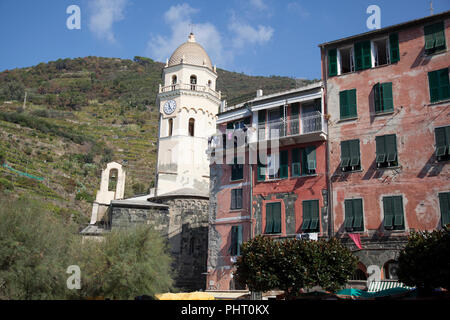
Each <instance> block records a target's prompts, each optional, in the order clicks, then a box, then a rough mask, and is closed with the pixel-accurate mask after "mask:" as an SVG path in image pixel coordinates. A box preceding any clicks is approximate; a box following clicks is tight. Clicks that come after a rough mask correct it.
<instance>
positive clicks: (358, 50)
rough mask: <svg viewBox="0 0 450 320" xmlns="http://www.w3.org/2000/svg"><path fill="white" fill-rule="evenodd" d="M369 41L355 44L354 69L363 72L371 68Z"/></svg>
mask: <svg viewBox="0 0 450 320" xmlns="http://www.w3.org/2000/svg"><path fill="white" fill-rule="evenodd" d="M371 51H372V50H371V45H370V41H363V42H357V43H355V69H356V70H364V69H369V68H371V67H372V52H371Z"/></svg>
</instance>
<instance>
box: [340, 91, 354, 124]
mask: <svg viewBox="0 0 450 320" xmlns="http://www.w3.org/2000/svg"><path fill="white" fill-rule="evenodd" d="M339 106H340V114H341V119H348V118H356V116H357V112H356V89H352V90H345V91H341V92H339Z"/></svg>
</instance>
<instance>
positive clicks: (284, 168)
mask: <svg viewBox="0 0 450 320" xmlns="http://www.w3.org/2000/svg"><path fill="white" fill-rule="evenodd" d="M288 176H289V152H288V151H287V150H284V151H280V178H282V179H285V178H287V177H288Z"/></svg>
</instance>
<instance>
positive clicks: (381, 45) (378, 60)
mask: <svg viewBox="0 0 450 320" xmlns="http://www.w3.org/2000/svg"><path fill="white" fill-rule="evenodd" d="M372 43H373V48H374V53H375V66H382V65H385V64H388V63H389V50H388V48H389V45H388V39H387V38H384V39H377V40H373V41H372Z"/></svg>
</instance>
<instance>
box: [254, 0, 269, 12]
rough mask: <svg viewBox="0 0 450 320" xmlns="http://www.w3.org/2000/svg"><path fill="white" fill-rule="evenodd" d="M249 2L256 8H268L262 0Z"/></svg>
mask: <svg viewBox="0 0 450 320" xmlns="http://www.w3.org/2000/svg"><path fill="white" fill-rule="evenodd" d="M250 4H251V5H252V6H253V7H254V8H256V9H258V10H266V9H267V8H268V7H267V5H266V4H265V3H264V0H250Z"/></svg>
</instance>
